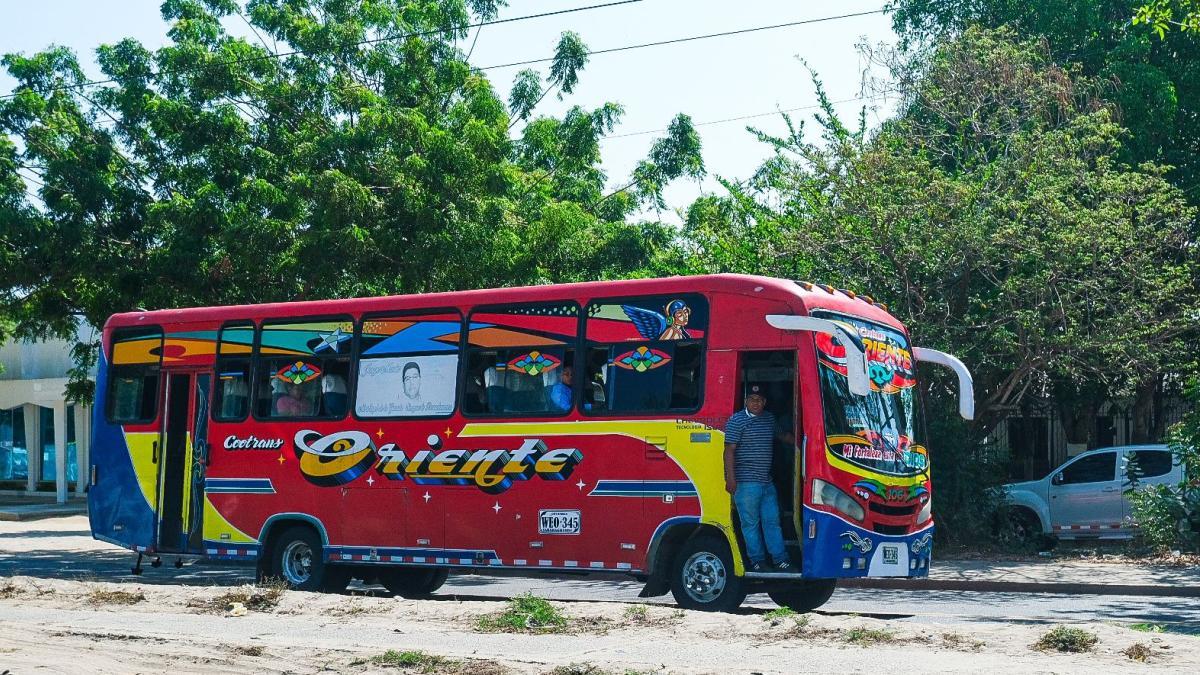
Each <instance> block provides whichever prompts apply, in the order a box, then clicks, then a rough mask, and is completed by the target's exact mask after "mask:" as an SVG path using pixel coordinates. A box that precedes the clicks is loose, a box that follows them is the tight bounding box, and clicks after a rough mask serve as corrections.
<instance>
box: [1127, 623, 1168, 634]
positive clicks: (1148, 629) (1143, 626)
mask: <svg viewBox="0 0 1200 675" xmlns="http://www.w3.org/2000/svg"><path fill="white" fill-rule="evenodd" d="M1130 628H1132V629H1134V630H1138V631H1141V632H1143V633H1165V632H1167V627H1166V626H1164V625H1162V624H1161V623H1135V624H1133V625H1131V626H1130Z"/></svg>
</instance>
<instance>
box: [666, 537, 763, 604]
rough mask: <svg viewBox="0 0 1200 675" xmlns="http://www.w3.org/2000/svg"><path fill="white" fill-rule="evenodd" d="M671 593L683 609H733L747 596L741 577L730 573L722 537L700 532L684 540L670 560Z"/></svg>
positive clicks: (728, 560)
mask: <svg viewBox="0 0 1200 675" xmlns="http://www.w3.org/2000/svg"><path fill="white" fill-rule="evenodd" d="M670 578H671V595H673V596H675V603H676V604H678V605H679V606H680V607H682V608H684V609H698V610H701V611H705V612H732V611H733V610H735V609H737V608H738V607H739V606H741V604H742V601H743V600H745V599H746V585H745V582H744V581H743V579H742V578H741V577H739V576H736V575H735V574H734V573H733V556H732V555H731V554H730V552H729V544H728V543H726V542H725V540H724V539H722V538H720V537H718V536H716V535H712V534H702V535H699V536H696V537H692V538H691V539H689V540H687V541H686V542H684V544H683V546H682V547H681V548H680V550H679V552H678V553H677V554H676V555H675V560H674V561H673V562H672V563H671V571H670Z"/></svg>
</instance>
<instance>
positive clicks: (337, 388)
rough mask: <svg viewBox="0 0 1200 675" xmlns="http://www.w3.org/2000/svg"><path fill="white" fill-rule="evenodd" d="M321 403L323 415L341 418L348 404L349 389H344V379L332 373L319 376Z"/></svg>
mask: <svg viewBox="0 0 1200 675" xmlns="http://www.w3.org/2000/svg"><path fill="white" fill-rule="evenodd" d="M321 399H322V400H321V402H322V405H323V407H324V408H325V414H326V415H329V416H332V417H342V416H344V415H345V414H346V408H347V407H348V405H347V404H348V403H349V389H347V388H346V378H344V377H342V376H341V375H337V374H334V373H326V374H324V375H322V376H321Z"/></svg>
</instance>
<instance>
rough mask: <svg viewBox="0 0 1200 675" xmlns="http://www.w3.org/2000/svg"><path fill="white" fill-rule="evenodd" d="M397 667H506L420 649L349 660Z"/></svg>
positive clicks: (489, 672) (463, 671)
mask: <svg viewBox="0 0 1200 675" xmlns="http://www.w3.org/2000/svg"><path fill="white" fill-rule="evenodd" d="M367 664H370V665H373V666H382V667H385V668H399V669H402V670H408V671H413V672H417V673H445V674H447V675H504V674H505V673H507V672H508V668H506V667H504V666H503V665H501V664H499V663H496V662H495V661H484V660H481V659H466V660H461V661H460V660H458V659H451V658H448V657H445V656H438V655H437V654H426V653H425V652H422V651H416V650H406V651H397V650H395V649H389V650H387V651H386V652H384V653H382V654H378V655H376V656H372V657H371V658H369V659H360V660H357V661H351V662H350V665H352V666H362V665H367Z"/></svg>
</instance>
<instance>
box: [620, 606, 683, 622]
mask: <svg viewBox="0 0 1200 675" xmlns="http://www.w3.org/2000/svg"><path fill="white" fill-rule="evenodd" d="M684 616H685V615H684V613H683V610H682V609H676V610H673V611H671V613H670V614H667V615H665V616H664V615H661V614H659V613H658V611H657V610H656V611H654V612H651V611H650V608H649V607H647V606H646V605H630V606H628V607H626V608H625V616H624V618H625V622H626V623H629V624H633V625H635V626H641V627H646V626H674V625H675V624H677V623H679V622H680V621H683V617H684Z"/></svg>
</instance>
